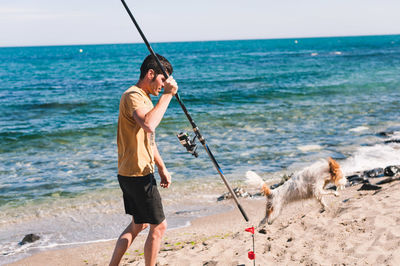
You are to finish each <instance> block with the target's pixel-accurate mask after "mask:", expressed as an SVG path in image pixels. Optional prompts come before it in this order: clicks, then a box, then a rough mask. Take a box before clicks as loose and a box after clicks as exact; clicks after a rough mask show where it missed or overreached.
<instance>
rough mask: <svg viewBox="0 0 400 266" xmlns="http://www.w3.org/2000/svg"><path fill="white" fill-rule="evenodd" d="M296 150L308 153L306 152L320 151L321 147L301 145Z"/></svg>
mask: <svg viewBox="0 0 400 266" xmlns="http://www.w3.org/2000/svg"><path fill="white" fill-rule="evenodd" d="M297 149H299V150H301V151H302V152H308V151H318V150H321V149H322V146H320V145H316V144H312V145H302V146H298V147H297Z"/></svg>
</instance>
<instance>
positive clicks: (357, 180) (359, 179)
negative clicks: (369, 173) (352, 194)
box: [346, 175, 369, 186]
mask: <svg viewBox="0 0 400 266" xmlns="http://www.w3.org/2000/svg"><path fill="white" fill-rule="evenodd" d="M346 178H347V181H349V184H350V186H354V185H357V184H364V183H369V181H368V179H367V178H365V177H363V176H360V175H352V176H347V177H346Z"/></svg>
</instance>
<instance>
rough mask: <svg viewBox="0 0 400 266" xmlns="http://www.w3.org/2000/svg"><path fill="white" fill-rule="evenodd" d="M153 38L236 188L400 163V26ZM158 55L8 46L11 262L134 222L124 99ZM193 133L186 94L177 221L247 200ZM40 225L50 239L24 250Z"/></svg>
mask: <svg viewBox="0 0 400 266" xmlns="http://www.w3.org/2000/svg"><path fill="white" fill-rule="evenodd" d="M152 46H153V49H154V50H155V51H156V52H158V53H160V54H162V55H164V56H166V57H167V58H168V59H169V60H170V61H171V63H172V65H173V66H174V73H173V76H174V78H175V79H176V80H177V81H178V84H179V94H180V96H181V99H182V101H183V103H184V104H185V105H186V107H187V109H188V110H189V112H190V113H191V115H192V117H193V119H194V121H195V122H196V124H197V125H198V127H199V128H200V130H201V132H202V134H203V136H204V137H205V138H206V140H207V143H208V145H209V147H210V149H211V151H212V152H213V154H214V156H215V157H216V159H217V161H218V162H219V164H220V166H221V168H222V170H223V171H224V173H225V175H226V177H227V178H228V180H229V181H230V182H231V183H232V185H233V186H236V185H243V182H244V176H245V172H246V171H248V170H253V171H256V172H257V173H259V174H260V175H261V176H263V177H264V178H265V179H279V178H280V176H281V175H282V174H283V173H288V172H293V171H296V170H298V169H301V168H302V167H304V166H305V165H308V164H311V163H312V162H314V161H315V160H318V159H320V158H326V157H328V156H332V157H334V158H336V159H338V161H339V162H340V163H341V164H342V166H343V169H344V171H345V173H346V174H351V173H352V172H355V171H362V170H366V169H372V168H375V167H385V166H387V165H393V164H400V145H399V144H396V143H389V144H385V143H384V141H385V140H387V138H396V137H397V138H400V135H399V132H400V117H399V108H400V101H399V100H400V75H399V74H398V73H400V36H399V35H396V36H369V37H340V38H305V39H296V40H295V39H279V40H243V41H209V42H182V43H155V44H153V45H152ZM147 54H148V51H147V49H146V47H145V45H144V44H115V45H78V46H52V47H15V48H0V143H1V145H0V261H1V262H0V263H6V262H10V261H15V260H16V259H19V258H21V257H24V256H27V255H29V254H32V253H34V252H37V251H40V250H45V249H49V248H55V247H63V246H69V245H74V244H76V243H88V242H96V241H103V240H107V239H114V238H116V237H118V235H119V233H120V232H121V231H122V230H123V228H124V227H125V226H126V225H127V224H128V223H129V221H130V218H129V216H127V215H125V214H124V210H123V204H122V199H121V192H120V190H119V187H118V182H117V179H116V173H117V147H116V128H117V118H118V104H119V99H120V96H121V94H122V92H123V91H125V90H126V89H127V88H128V87H129V86H131V85H133V84H135V83H136V81H137V79H138V77H139V68H140V64H141V62H142V61H143V59H144V57H145V56H147ZM154 101H157V98H154ZM181 131H188V132H189V133H192V131H191V127H190V124H189V123H188V121H187V119H186V117H185V115H184V114H183V112H182V110H181V109H180V106H179V104H178V103H177V102H176V101H175V100H173V101H172V102H171V104H170V107H169V109H168V111H167V113H166V115H165V117H164V120H163V121H162V123H161V124H160V126H159V127H158V129H157V136H156V139H157V143H158V147H159V150H160V153H161V154H162V156H163V159H164V161H165V163H166V165H167V167H168V168H169V170H170V172H171V173H172V175H173V185H172V187H171V188H170V189H168V190H163V189H160V190H161V193H162V197H163V202H164V205H165V208H166V213H167V219H168V220H169V224H170V227H179V226H185V225H187V224H188V222H190V220H191V219H193V218H194V217H198V216H202V215H208V214H211V213H216V212H222V211H225V210H228V209H232V208H234V207H235V206H234V204H233V203H232V202H220V203H217V202H216V199H217V197H218V196H219V195H221V194H222V193H224V192H225V191H226V189H225V187H224V185H223V183H222V181H221V180H220V178H219V176H218V173H217V172H216V170H215V168H214V166H213V165H212V163H211V161H210V159H209V158H208V156H207V154H206V152H205V151H204V150H203V148H202V146H201V145H199V147H198V151H199V157H198V158H194V157H192V156H191V155H190V154H188V153H186V151H185V149H184V148H183V147H182V146H181V145H180V143H179V141H178V139H177V137H176V134H177V133H179V132H181ZM380 132H392V133H393V134H392V135H391V136H389V137H382V136H381V135H380V134H379V133H380ZM192 136H193V133H192ZM238 215H239V214H238ZM29 233H36V234H38V235H40V236H41V239H40V240H39V241H37V242H35V243H33V244H29V245H24V246H20V245H18V242H19V241H21V240H22V238H23V237H24V235H25V234H29ZM110 252H111V251H110Z"/></svg>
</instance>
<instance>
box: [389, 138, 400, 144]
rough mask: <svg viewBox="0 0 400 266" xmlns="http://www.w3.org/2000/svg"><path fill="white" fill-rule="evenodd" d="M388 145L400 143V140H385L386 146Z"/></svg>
mask: <svg viewBox="0 0 400 266" xmlns="http://www.w3.org/2000/svg"><path fill="white" fill-rule="evenodd" d="M388 143H400V139H388V140H385V144H388Z"/></svg>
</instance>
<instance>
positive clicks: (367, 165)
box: [341, 144, 400, 175]
mask: <svg viewBox="0 0 400 266" xmlns="http://www.w3.org/2000/svg"><path fill="white" fill-rule="evenodd" d="M341 165H342V170H343V172H344V174H345V175H351V174H353V173H355V172H359V171H365V170H371V169H374V168H385V167H386V166H389V165H400V145H398V144H393V145H389V144H386V145H385V144H377V145H374V146H366V147H360V148H358V149H357V150H356V152H355V153H354V154H353V155H352V156H351V157H349V158H348V159H346V160H345V161H344V162H341Z"/></svg>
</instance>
